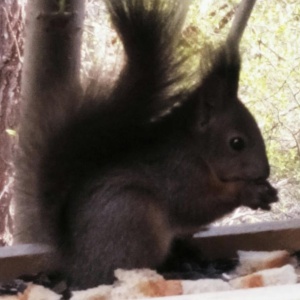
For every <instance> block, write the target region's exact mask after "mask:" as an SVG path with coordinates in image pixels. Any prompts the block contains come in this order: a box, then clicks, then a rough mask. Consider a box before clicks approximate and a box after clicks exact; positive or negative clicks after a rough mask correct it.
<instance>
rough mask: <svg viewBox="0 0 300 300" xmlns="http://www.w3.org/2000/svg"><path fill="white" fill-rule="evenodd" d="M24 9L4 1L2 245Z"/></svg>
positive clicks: (0, 22) (0, 53) (0, 36)
mask: <svg viewBox="0 0 300 300" xmlns="http://www.w3.org/2000/svg"><path fill="white" fill-rule="evenodd" d="M23 18H24V13H23V6H22V4H20V3H19V1H18V0H8V1H0V245H5V244H7V243H10V242H11V234H12V217H11V214H10V209H9V208H10V203H11V199H12V182H13V171H12V155H13V153H14V152H15V148H16V147H15V146H16V135H15V134H14V133H15V129H16V126H17V121H18V120H19V102H20V79H21V66H22V63H21V61H22V57H23V24H24V22H23Z"/></svg>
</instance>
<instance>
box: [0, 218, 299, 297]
mask: <svg viewBox="0 0 300 300" xmlns="http://www.w3.org/2000/svg"><path fill="white" fill-rule="evenodd" d="M193 243H194V244H195V246H196V247H197V248H198V249H199V251H201V253H202V255H203V258H207V259H215V258H228V257H235V256H236V251H237V250H256V251H259V250H261V251H271V250H278V249H285V250H288V251H290V252H294V251H297V250H300V220H293V221H288V222H287V221H285V222H270V223H258V224H250V225H240V226H228V227H212V228H210V229H209V230H206V231H202V232H200V233H199V234H197V235H196V237H195V238H194V239H193ZM49 255H50V248H49V247H45V246H42V245H14V246H7V247H2V248H1V247H0V280H1V281H3V280H7V279H12V278H16V277H17V276H19V275H22V274H31V273H36V272H38V271H42V270H44V269H45V259H46V258H47V257H49ZM299 300H300V299H299Z"/></svg>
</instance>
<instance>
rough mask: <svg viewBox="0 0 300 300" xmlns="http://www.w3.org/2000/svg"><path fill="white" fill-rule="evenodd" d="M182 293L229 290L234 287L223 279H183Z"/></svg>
mask: <svg viewBox="0 0 300 300" xmlns="http://www.w3.org/2000/svg"><path fill="white" fill-rule="evenodd" d="M181 284H182V294H183V295H190V294H200V293H208V292H219V291H229V290H232V289H233V288H232V287H231V285H230V284H229V283H228V282H226V281H224V280H222V279H199V280H182V281H181Z"/></svg>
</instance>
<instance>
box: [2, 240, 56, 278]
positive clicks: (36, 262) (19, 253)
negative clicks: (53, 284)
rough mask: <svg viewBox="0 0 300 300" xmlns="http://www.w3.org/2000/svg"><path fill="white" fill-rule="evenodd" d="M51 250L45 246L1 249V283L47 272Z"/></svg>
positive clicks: (28, 245) (20, 246)
mask: <svg viewBox="0 0 300 300" xmlns="http://www.w3.org/2000/svg"><path fill="white" fill-rule="evenodd" d="M50 255H51V251H50V248H49V247H47V246H44V245H38V244H36V245H31V244H26V245H14V246H6V247H1V248H0V281H8V280H11V279H15V278H17V277H18V276H20V275H24V274H35V273H38V272H40V271H42V270H44V271H45V266H46V263H45V261H46V259H47V258H49V256H50Z"/></svg>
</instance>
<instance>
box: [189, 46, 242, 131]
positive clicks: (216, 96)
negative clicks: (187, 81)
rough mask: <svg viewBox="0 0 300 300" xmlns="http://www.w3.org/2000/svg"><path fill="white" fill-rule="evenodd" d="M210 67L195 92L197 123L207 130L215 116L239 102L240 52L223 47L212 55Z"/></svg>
mask: <svg viewBox="0 0 300 300" xmlns="http://www.w3.org/2000/svg"><path fill="white" fill-rule="evenodd" d="M209 59H210V67H209V69H208V71H206V72H205V75H204V77H203V79H202V81H201V82H200V84H199V86H198V88H197V89H196V90H195V92H194V95H193V97H192V98H194V99H196V100H197V101H195V102H194V103H196V105H197V123H198V125H200V127H201V128H203V129H204V128H206V127H207V126H206V125H208V124H209V123H210V121H211V119H213V117H214V115H216V114H217V113H218V112H222V111H224V110H225V109H226V108H228V107H230V106H231V105H232V103H233V102H234V101H238V97H237V96H238V85H239V73H240V56H239V53H238V51H233V50H232V49H229V48H228V47H227V45H225V46H223V47H221V48H220V49H218V50H217V51H215V53H214V54H210V57H209Z"/></svg>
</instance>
